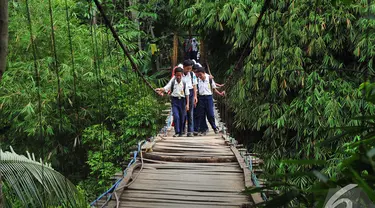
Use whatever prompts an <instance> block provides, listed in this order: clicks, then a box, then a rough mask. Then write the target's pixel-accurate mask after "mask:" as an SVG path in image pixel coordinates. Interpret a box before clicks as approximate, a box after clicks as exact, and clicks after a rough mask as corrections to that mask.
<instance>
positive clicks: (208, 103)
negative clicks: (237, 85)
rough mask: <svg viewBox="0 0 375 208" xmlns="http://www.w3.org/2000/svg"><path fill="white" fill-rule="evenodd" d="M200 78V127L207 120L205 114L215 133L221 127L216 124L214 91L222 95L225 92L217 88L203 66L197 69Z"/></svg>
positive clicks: (198, 109)
mask: <svg viewBox="0 0 375 208" xmlns="http://www.w3.org/2000/svg"><path fill="white" fill-rule="evenodd" d="M197 76H198V78H199V80H198V107H197V111H198V112H197V113H198V119H197V121H198V123H197V125H198V128H201V126H200V125H201V123H202V122H203V121H204V120H205V117H204V116H203V115H204V114H206V115H207V120H208V122H209V123H210V125H211V127H212V129H213V130H214V131H215V134H217V133H219V128H218V127H217V126H216V124H215V113H214V100H213V97H212V95H213V92H214V91H215V93H217V94H218V95H220V96H224V95H225V93H224V92H219V91H218V90H217V89H216V84H215V82H214V80H213V79H211V78H210V76H209V75H208V74H206V72H205V70H204V68H203V67H199V68H198V69H197Z"/></svg>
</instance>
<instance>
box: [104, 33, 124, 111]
mask: <svg viewBox="0 0 375 208" xmlns="http://www.w3.org/2000/svg"><path fill="white" fill-rule="evenodd" d="M105 34H106V42H107V53H108V56H109V62H110V64H109V65H110V67H111V68H112V70H111V71H113V70H114V69H115V68H116V67H115V65H114V63H113V57H112V50H111V47H110V41H109V35H108V28H106V30H105ZM111 77H112V79H113V84H114V86H115V84H116V79H115V76H114V75H113V74H111ZM120 83H121V82H120ZM112 93H113V95H116V88H115V87H113V92H112ZM109 114H111V111H110V110H109Z"/></svg>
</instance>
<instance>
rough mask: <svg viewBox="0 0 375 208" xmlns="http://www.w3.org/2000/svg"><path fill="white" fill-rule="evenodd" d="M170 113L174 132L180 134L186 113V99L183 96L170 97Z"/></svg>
mask: <svg viewBox="0 0 375 208" xmlns="http://www.w3.org/2000/svg"><path fill="white" fill-rule="evenodd" d="M172 113H173V123H174V131H175V133H176V134H182V125H183V124H184V120H185V116H186V115H185V114H186V100H185V98H181V99H178V98H177V97H172Z"/></svg>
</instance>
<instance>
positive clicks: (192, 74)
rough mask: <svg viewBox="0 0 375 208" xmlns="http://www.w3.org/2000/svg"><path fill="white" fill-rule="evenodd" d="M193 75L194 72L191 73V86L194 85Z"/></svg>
mask: <svg viewBox="0 0 375 208" xmlns="http://www.w3.org/2000/svg"><path fill="white" fill-rule="evenodd" d="M193 73H194V72H192V71H191V72H190V79H191V84H192V85H193Z"/></svg>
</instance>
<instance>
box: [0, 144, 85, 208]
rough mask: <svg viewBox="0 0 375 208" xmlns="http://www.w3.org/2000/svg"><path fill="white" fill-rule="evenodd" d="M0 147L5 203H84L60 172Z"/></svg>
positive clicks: (31, 157) (12, 204)
mask: <svg viewBox="0 0 375 208" xmlns="http://www.w3.org/2000/svg"><path fill="white" fill-rule="evenodd" d="M10 148H11V147H10ZM27 154H28V158H27V157H25V156H23V155H18V154H17V153H15V152H14V151H13V149H12V148H11V152H8V151H6V152H3V151H2V150H1V149H0V163H1V166H0V175H1V176H2V181H1V182H2V183H3V184H4V186H5V187H4V197H5V206H6V207H17V206H32V207H48V206H58V205H63V206H64V207H87V203H86V202H85V200H82V199H83V197H82V195H81V194H80V193H79V192H78V190H77V189H76V187H75V186H74V185H73V184H72V183H71V182H70V181H69V180H68V179H67V178H65V177H64V176H63V175H61V174H60V173H59V172H57V171H55V170H54V169H53V168H51V166H50V164H45V163H42V162H38V161H36V160H35V156H34V154H32V156H31V155H30V154H29V153H28V152H27Z"/></svg>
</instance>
